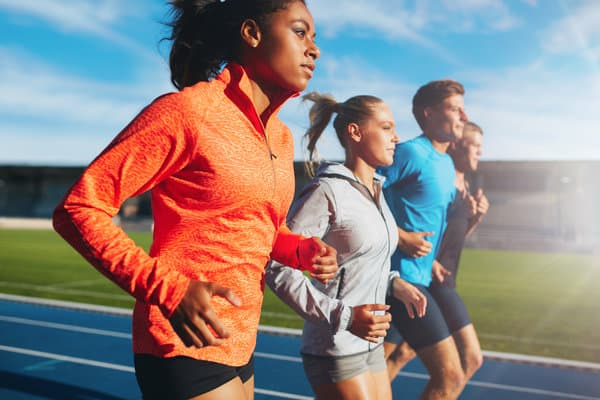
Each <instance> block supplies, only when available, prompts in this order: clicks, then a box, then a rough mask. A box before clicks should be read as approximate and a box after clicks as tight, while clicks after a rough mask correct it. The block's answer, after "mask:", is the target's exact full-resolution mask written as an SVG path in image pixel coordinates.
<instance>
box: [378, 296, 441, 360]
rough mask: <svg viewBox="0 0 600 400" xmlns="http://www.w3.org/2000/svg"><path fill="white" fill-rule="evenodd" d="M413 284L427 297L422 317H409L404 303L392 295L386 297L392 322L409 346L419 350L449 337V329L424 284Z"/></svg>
mask: <svg viewBox="0 0 600 400" xmlns="http://www.w3.org/2000/svg"><path fill="white" fill-rule="evenodd" d="M414 286H415V287H416V288H417V289H419V290H420V291H421V293H423V294H424V295H425V297H427V308H426V310H425V315H424V316H423V317H422V318H419V317H417V316H415V317H414V318H410V317H409V316H408V312H407V311H406V307H405V306H404V303H403V302H401V301H400V300H398V299H396V298H395V297H394V296H390V297H389V298H388V302H389V303H388V304H390V305H391V307H390V310H389V312H390V313H391V314H392V323H393V324H394V326H395V327H396V329H398V331H399V332H400V334H401V335H402V338H403V339H404V340H406V341H407V342H408V344H409V345H410V347H412V348H413V349H414V350H415V351H419V350H421V349H422V348H424V347H427V346H430V345H432V344H435V343H438V342H440V341H442V340H444V339H446V338H447V337H449V336H450V329H448V325H447V324H446V320H445V318H444V315H443V314H442V310H441V308H440V307H439V306H438V304H437V301H436V300H435V298H434V297H433V296H432V295H431V293H430V292H429V290H428V289H427V288H426V287H425V286H421V285H414ZM415 314H416V313H415Z"/></svg>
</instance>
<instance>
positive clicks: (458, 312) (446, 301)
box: [429, 285, 471, 333]
mask: <svg viewBox="0 0 600 400" xmlns="http://www.w3.org/2000/svg"><path fill="white" fill-rule="evenodd" d="M429 293H431V295H432V296H433V298H434V299H435V301H436V302H437V304H438V306H439V307H440V309H441V310H442V314H444V319H445V320H446V325H448V329H450V333H454V332H456V331H458V330H459V329H461V328H464V327H465V326H467V325H469V324H470V323H471V318H470V317H469V313H468V312H467V307H466V306H465V303H464V302H463V300H462V299H461V297H460V296H459V295H458V293H457V292H456V289H455V288H453V287H444V286H438V285H436V286H430V287H429Z"/></svg>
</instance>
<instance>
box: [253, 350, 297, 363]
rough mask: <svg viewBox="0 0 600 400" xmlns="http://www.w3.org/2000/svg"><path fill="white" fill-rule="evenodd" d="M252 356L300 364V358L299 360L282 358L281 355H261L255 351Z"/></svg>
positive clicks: (288, 357)
mask: <svg viewBox="0 0 600 400" xmlns="http://www.w3.org/2000/svg"><path fill="white" fill-rule="evenodd" d="M254 355H255V356H256V357H259V358H270V359H271V360H281V361H289V362H294V363H302V358H300V357H292V356H282V355H281V354H273V353H262V352H260V351H255V352H254Z"/></svg>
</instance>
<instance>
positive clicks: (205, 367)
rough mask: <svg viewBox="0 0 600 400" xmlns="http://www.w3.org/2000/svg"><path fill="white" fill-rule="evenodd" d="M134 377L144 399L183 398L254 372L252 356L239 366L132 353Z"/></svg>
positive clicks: (174, 399)
mask: <svg viewBox="0 0 600 400" xmlns="http://www.w3.org/2000/svg"><path fill="white" fill-rule="evenodd" d="M134 365H135V377H136V379H137V382H138V385H139V387H140V390H141V392H142V397H143V398H144V400H155V399H156V400H159V399H163V400H164V399H173V400H184V399H189V398H191V397H195V396H198V395H201V394H203V393H208V392H210V391H211V390H214V389H216V388H218V387H219V386H221V385H223V384H225V383H227V382H229V381H230V380H232V379H234V378H236V377H239V378H240V379H241V380H242V382H246V381H247V380H248V379H250V378H251V377H252V376H253V375H254V356H253V357H252V358H250V361H249V362H248V364H246V365H244V366H242V367H231V366H228V365H223V364H218V363H214V362H210V361H202V360H195V359H193V358H189V357H173V358H160V357H156V356H153V355H149V354H135V355H134Z"/></svg>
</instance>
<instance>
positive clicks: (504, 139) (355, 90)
mask: <svg viewBox="0 0 600 400" xmlns="http://www.w3.org/2000/svg"><path fill="white" fill-rule="evenodd" d="M348 61H349V60H344V59H339V60H337V61H332V60H329V61H328V62H324V63H321V65H320V66H319V68H321V69H320V70H319V72H318V74H317V75H316V76H317V78H315V81H314V82H311V84H310V87H311V88H312V90H318V91H323V92H328V93H333V94H334V95H335V97H336V98H337V99H338V101H343V100H346V98H348V97H350V96H353V95H357V94H373V95H376V96H379V97H381V98H383V99H384V100H385V101H386V102H387V103H388V104H389V105H390V107H391V108H392V111H393V112H394V116H395V119H396V124H397V132H398V135H399V136H400V138H401V139H402V140H407V139H410V138H412V137H414V136H415V135H417V134H419V133H420V131H419V128H418V126H417V125H416V123H415V122H414V118H413V116H412V113H411V99H412V96H413V95H414V93H415V91H416V90H417V89H418V86H415V85H414V84H411V83H407V82H403V81H402V80H399V79H398V76H388V75H386V74H384V73H383V72H381V71H380V70H379V69H378V68H377V67H375V66H372V65H368V64H366V63H365V62H363V63H357V61H356V60H353V62H352V63H350V62H348ZM364 76H369V79H368V80H365V79H364ZM463 77H464V78H465V79H464V80H465V81H467V80H468V81H469V82H472V83H471V84H470V85H469V86H467V87H466V90H467V93H466V96H465V101H466V107H467V112H468V114H469V116H470V118H471V119H472V120H473V121H474V122H476V123H478V124H479V125H481V127H482V128H483V129H484V131H485V149H484V156H483V157H484V159H489V160H498V159H499V160H507V159H514V160H567V159H598V157H599V154H598V148H600V135H598V134H597V127H598V126H600V114H599V113H598V112H597V105H598V104H600V78H599V77H597V76H573V75H570V76H569V75H565V74H564V73H563V72H561V71H546V70H545V69H544V65H543V64H541V63H534V64H532V65H529V66H522V67H515V68H512V69H509V70H503V71H499V70H494V71H492V70H486V71H463V72H462V73H461V76H458V79H459V80H462V78H463ZM499 77H502V79H499ZM281 117H282V119H283V120H284V121H285V122H286V123H288V124H289V125H290V127H291V128H292V130H293V131H294V134H295V138H296V142H297V145H296V155H297V157H296V158H297V159H302V155H303V154H304V149H303V148H301V146H300V138H301V136H302V134H303V133H304V131H305V130H306V128H307V125H308V105H306V104H300V103H299V102H298V101H293V102H290V104H289V105H286V106H285V107H284V110H283V111H282V114H281ZM319 149H320V154H321V155H322V156H323V158H326V159H337V160H339V159H343V157H344V154H343V151H342V149H341V147H340V145H339V143H338V142H337V138H336V136H335V133H333V130H332V129H331V127H330V128H329V129H328V130H327V131H326V134H325V135H324V137H323V140H322V142H321V143H319Z"/></svg>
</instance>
